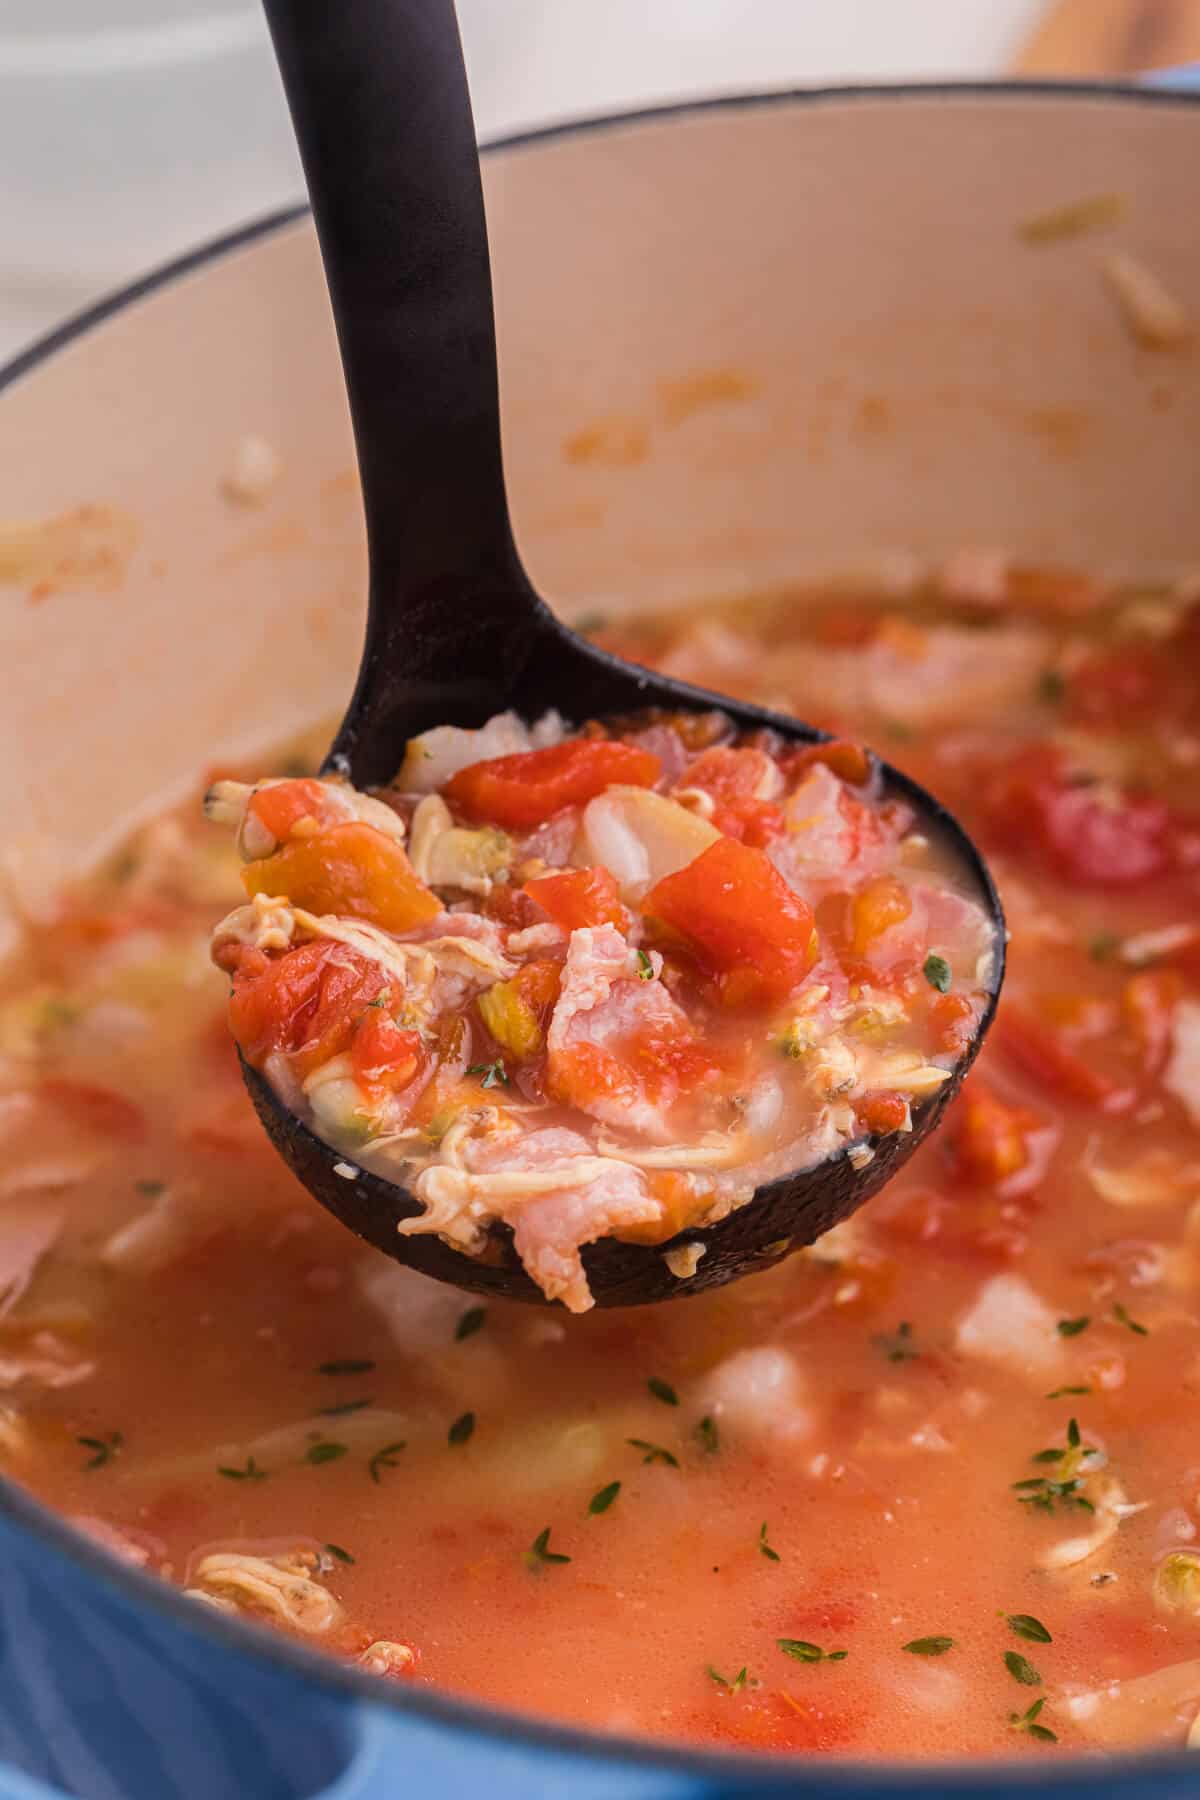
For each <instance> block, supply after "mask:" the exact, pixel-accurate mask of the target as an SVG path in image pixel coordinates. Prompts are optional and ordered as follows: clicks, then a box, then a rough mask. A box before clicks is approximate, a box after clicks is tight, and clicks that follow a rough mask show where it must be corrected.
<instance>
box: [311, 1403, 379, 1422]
mask: <svg viewBox="0 0 1200 1800" xmlns="http://www.w3.org/2000/svg"><path fill="white" fill-rule="evenodd" d="M370 1404H371V1402H370V1401H369V1400H342V1401H340V1402H339V1403H338V1405H337V1406H318V1408H317V1413H316V1416H317V1418H318V1419H344V1418H345V1417H346V1414H347V1413H356V1412H361V1411H362V1410H363V1407H364V1406H370Z"/></svg>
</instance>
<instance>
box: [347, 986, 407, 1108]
mask: <svg viewBox="0 0 1200 1800" xmlns="http://www.w3.org/2000/svg"><path fill="white" fill-rule="evenodd" d="M424 1061H425V1051H424V1046H423V1045H422V1043H421V1034H420V1033H419V1032H417V1031H405V1030H403V1029H402V1028H401V1027H400V1026H399V1025H397V1023H396V1021H395V1019H393V1018H392V1017H391V1016H390V1015H389V1014H388V1013H387V1012H386V1011H385V1010H384V1009H383V1007H381V1006H368V1008H367V1010H366V1011H365V1012H364V1013H363V1015H362V1017H361V1018H360V1020H359V1022H358V1027H357V1029H356V1030H355V1033H354V1041H353V1043H352V1044H351V1046H350V1067H351V1069H352V1071H353V1074H354V1079H355V1081H356V1082H357V1083H358V1085H359V1087H360V1088H361V1089H362V1091H363V1093H364V1094H366V1095H367V1097H368V1098H369V1099H372V1100H381V1099H383V1098H384V1096H385V1095H387V1094H394V1093H396V1092H397V1091H398V1090H399V1089H400V1088H405V1087H407V1086H408V1085H409V1083H410V1082H411V1081H414V1080H415V1079H416V1077H417V1075H418V1074H419V1073H420V1071H421V1068H422V1066H423V1064H424Z"/></svg>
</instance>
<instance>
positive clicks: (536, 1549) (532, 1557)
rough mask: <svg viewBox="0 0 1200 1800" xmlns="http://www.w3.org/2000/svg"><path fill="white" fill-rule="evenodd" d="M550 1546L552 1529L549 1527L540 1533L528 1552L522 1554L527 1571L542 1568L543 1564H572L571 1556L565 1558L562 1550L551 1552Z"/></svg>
mask: <svg viewBox="0 0 1200 1800" xmlns="http://www.w3.org/2000/svg"><path fill="white" fill-rule="evenodd" d="M549 1544H550V1527H549V1526H548V1525H547V1526H546V1527H545V1529H544V1530H542V1531H539V1532H538V1534H537V1536H536V1537H535V1538H534V1540H533V1542H532V1544H530V1546H529V1548H528V1550H525V1551H523V1552H522V1556H523V1559H524V1563H525V1567H526V1568H527V1569H537V1568H540V1567H541V1565H542V1564H543V1563H569V1562H570V1560H571V1559H570V1557H569V1556H564V1555H563V1553H562V1551H561V1550H551V1549H550V1548H549Z"/></svg>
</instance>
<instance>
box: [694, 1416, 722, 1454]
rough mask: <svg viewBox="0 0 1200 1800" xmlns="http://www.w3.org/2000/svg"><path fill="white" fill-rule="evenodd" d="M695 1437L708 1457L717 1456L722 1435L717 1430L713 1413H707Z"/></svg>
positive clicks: (698, 1426)
mask: <svg viewBox="0 0 1200 1800" xmlns="http://www.w3.org/2000/svg"><path fill="white" fill-rule="evenodd" d="M695 1437H696V1442H697V1443H698V1444H699V1446H700V1448H701V1449H702V1450H703V1452H704V1454H705V1455H706V1456H715V1455H716V1454H717V1451H718V1450H719V1449H720V1447H721V1438H720V1433H719V1432H718V1430H717V1421H716V1420H715V1419H714V1418H713V1416H712V1414H711V1413H705V1415H704V1417H703V1418H702V1419H701V1421H700V1423H699V1424H698V1425H697V1427H696V1431H695Z"/></svg>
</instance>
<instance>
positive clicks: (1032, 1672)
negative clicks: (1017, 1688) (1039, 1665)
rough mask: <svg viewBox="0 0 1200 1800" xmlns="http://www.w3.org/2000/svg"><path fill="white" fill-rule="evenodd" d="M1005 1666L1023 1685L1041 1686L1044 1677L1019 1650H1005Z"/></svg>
mask: <svg viewBox="0 0 1200 1800" xmlns="http://www.w3.org/2000/svg"><path fill="white" fill-rule="evenodd" d="M1004 1666H1005V1668H1006V1669H1007V1670H1008V1672H1009V1674H1010V1675H1011V1676H1012V1678H1013V1680H1014V1681H1019V1682H1020V1683H1021V1685H1022V1686H1023V1687H1041V1685H1042V1678H1041V1676H1040V1675H1039V1674H1038V1672H1037V1670H1036V1669H1035V1668H1034V1666H1033V1664H1032V1663H1031V1662H1027V1661H1026V1659H1025V1658H1024V1657H1023V1656H1022V1655H1021V1652H1020V1651H1019V1650H1006V1651H1005V1652H1004Z"/></svg>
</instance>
